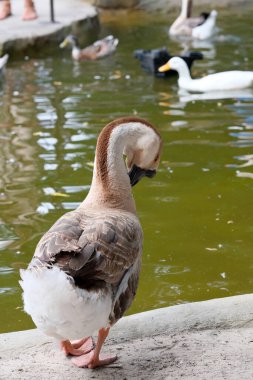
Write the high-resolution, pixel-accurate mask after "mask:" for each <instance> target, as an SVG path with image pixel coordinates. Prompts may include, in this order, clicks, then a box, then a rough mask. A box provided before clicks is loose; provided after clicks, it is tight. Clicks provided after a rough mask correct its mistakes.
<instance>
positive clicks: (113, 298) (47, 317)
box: [20, 117, 162, 368]
mask: <svg viewBox="0 0 253 380" xmlns="http://www.w3.org/2000/svg"><path fill="white" fill-rule="evenodd" d="M161 148H162V140H161V137H160V135H159V133H158V131H157V129H156V128H155V127H154V126H152V125H151V124H150V123H149V122H147V121H145V120H143V119H141V118H137V117H125V118H120V119H116V120H114V121H113V122H111V123H109V124H108V125H107V126H105V127H104V128H103V130H102V132H101V133H100V135H99V137H98V141H97V147H96V152H95V161H94V171H93V177H92V182H91V187H90V190H89V193H88V195H87V197H86V198H85V199H84V201H83V202H82V203H81V205H80V206H79V207H78V208H77V209H76V210H74V211H71V212H68V213H66V214H65V215H63V216H62V217H60V219H58V220H57V221H56V222H55V224H54V225H53V226H52V227H51V228H50V229H49V231H48V232H47V233H46V234H45V235H44V236H43V237H42V238H41V240H40V241H39V243H38V245H37V248H36V250H35V253H34V256H33V258H32V260H31V262H30V264H29V266H28V268H27V269H26V270H21V273H20V274H21V281H20V285H21V287H22V288H23V301H24V310H25V311H26V312H27V313H28V314H30V315H31V317H32V319H33V321H34V323H35V324H36V326H37V327H38V328H39V329H40V330H42V331H43V332H44V333H45V334H47V335H50V336H53V337H55V338H56V339H58V340H59V341H60V342H61V348H62V350H63V351H64V353H65V354H66V355H72V356H75V357H72V361H73V363H74V364H75V365H77V366H78V367H88V368H95V367H98V366H103V365H106V364H110V363H112V362H113V361H115V360H116V359H117V357H116V356H111V357H102V356H100V350H101V347H102V345H103V343H104V341H105V339H106V337H107V336H108V333H109V330H110V328H111V326H113V325H114V324H115V323H116V322H117V320H118V319H119V318H121V317H122V315H123V314H124V312H125V311H126V310H127V309H128V307H129V306H130V305H131V303H132V301H133V298H134V296H135V293H136V289H137V285H138V278H139V272H140V265H141V251H142V228H141V225H140V222H139V220H138V217H137V215H136V207H135V202H134V199H133V196H132V192H131V186H134V185H136V184H137V182H138V181H139V180H140V179H141V178H143V177H144V176H147V177H150V178H151V177H153V176H154V175H155V174H156V170H157V168H158V165H159V160H160V155H161ZM123 155H124V156H125V157H126V162H125V160H124V158H123ZM95 331H98V339H97V343H96V345H95V346H94V343H93V340H92V338H91V336H92V334H93V333H94V332H95ZM80 336H82V337H84V338H81V339H79V340H77V341H73V342H71V341H70V340H71V339H77V338H80Z"/></svg>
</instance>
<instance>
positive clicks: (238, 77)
mask: <svg viewBox="0 0 253 380" xmlns="http://www.w3.org/2000/svg"><path fill="white" fill-rule="evenodd" d="M170 69H172V70H176V71H177V72H178V75H179V78H178V86H179V87H180V88H182V89H184V90H187V91H192V92H208V91H227V90H237V89H242V88H247V87H250V86H252V85H253V71H239V70H233V71H223V72H220V73H215V74H210V75H207V76H205V77H203V78H199V79H192V78H191V74H190V71H189V69H188V67H187V65H186V63H185V62H184V60H183V59H182V58H180V57H173V58H171V59H170V60H169V61H168V62H167V63H166V64H165V65H163V66H161V67H160V68H159V71H160V72H164V71H167V70H170Z"/></svg>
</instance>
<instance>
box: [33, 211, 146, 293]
mask: <svg viewBox="0 0 253 380" xmlns="http://www.w3.org/2000/svg"><path fill="white" fill-rule="evenodd" d="M141 250H142V230H141V227H140V224H139V221H138V219H137V218H136V217H135V216H134V215H133V214H130V213H127V212H118V213H117V214H116V213H112V214H108V213H104V214H103V213H98V215H96V216H94V215H88V214H86V215H83V214H80V213H78V212H77V211H74V212H70V213H67V214H65V215H64V216H63V217H61V218H60V219H59V220H58V221H57V222H56V223H55V224H54V225H53V226H52V228H51V229H50V230H49V231H48V232H47V233H46V234H45V235H44V236H43V237H42V239H41V240H40V242H39V244H38V246H37V249H36V251H35V254H34V258H33V260H32V262H31V264H30V267H32V266H35V265H36V266H38V265H40V264H42V265H57V266H58V267H60V268H61V269H62V270H63V271H65V272H66V273H68V274H69V275H70V276H72V277H73V279H74V281H75V283H76V285H78V286H79V287H82V288H89V287H93V286H95V287H96V286H97V284H100V283H101V282H103V283H107V284H111V285H112V286H113V288H114V293H115V296H116V294H117V292H118V287H120V284H121V282H122V279H123V278H124V276H125V274H126V273H127V272H128V271H130V273H132V272H133V268H136V269H138V266H137V267H136V262H137V261H138V258H139V257H140V255H141ZM130 277H131V276H130ZM125 280H126V279H125ZM128 280H129V279H128ZM121 286H122V285H121ZM123 290H124V286H123V287H122V291H123ZM119 296H120V294H117V298H119Z"/></svg>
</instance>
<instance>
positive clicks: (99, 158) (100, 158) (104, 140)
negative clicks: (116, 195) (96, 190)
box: [96, 116, 161, 185]
mask: <svg viewBox="0 0 253 380" xmlns="http://www.w3.org/2000/svg"><path fill="white" fill-rule="evenodd" d="M127 123H141V124H144V125H146V126H147V127H150V128H152V129H153V130H154V131H155V132H156V134H157V135H158V136H159V137H160V138H161V136H160V134H159V132H158V131H157V129H156V128H155V127H154V126H153V125H152V124H150V123H149V122H148V121H146V120H144V119H141V118H139V117H133V116H130V117H122V118H119V119H116V120H114V121H112V122H111V123H109V124H107V125H106V126H105V127H104V128H103V129H102V131H101V133H100V134H99V136H98V141H97V147H96V171H97V176H98V177H99V178H100V180H101V183H102V184H105V185H107V184H108V181H109V176H108V174H109V173H108V147H109V141H110V137H111V134H112V131H113V130H114V128H116V127H118V126H119V125H121V124H127Z"/></svg>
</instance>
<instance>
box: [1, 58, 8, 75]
mask: <svg viewBox="0 0 253 380" xmlns="http://www.w3.org/2000/svg"><path fill="white" fill-rule="evenodd" d="M8 59H9V55H8V54H5V55H4V56H3V57H1V58H0V74H1V71H2V70H4V68H5V66H6V64H7V62H8Z"/></svg>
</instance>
